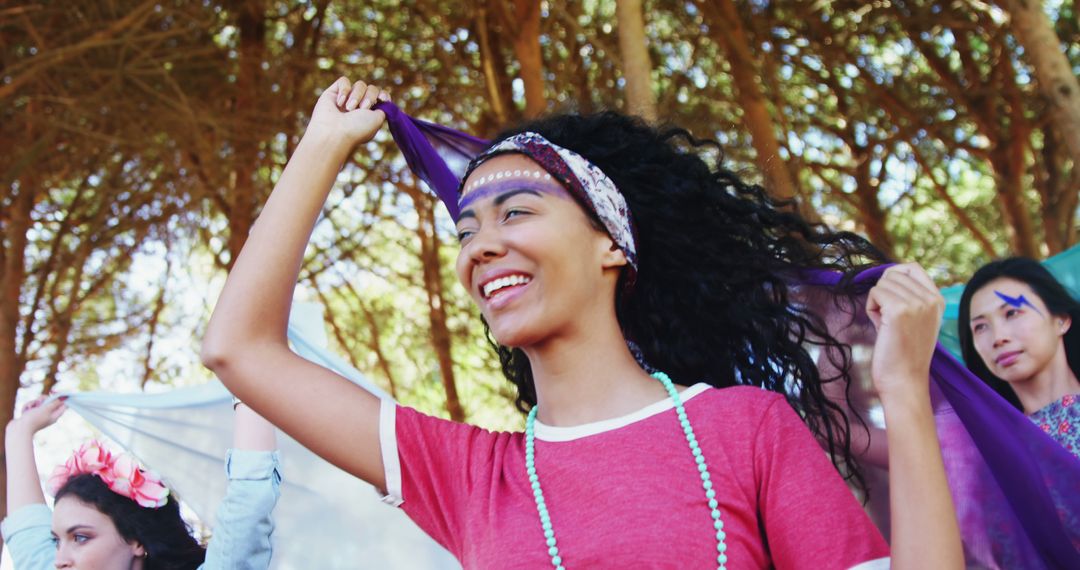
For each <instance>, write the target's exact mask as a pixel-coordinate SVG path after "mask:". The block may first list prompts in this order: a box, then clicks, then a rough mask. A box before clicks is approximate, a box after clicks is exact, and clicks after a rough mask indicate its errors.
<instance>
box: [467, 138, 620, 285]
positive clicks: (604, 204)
mask: <svg viewBox="0 0 1080 570" xmlns="http://www.w3.org/2000/svg"><path fill="white" fill-rule="evenodd" d="M507 153H519V154H524V155H525V156H527V157H529V158H531V159H532V160H533V161H535V162H536V163H537V164H539V165H540V167H541V168H543V169H544V170H545V171H547V172H548V174H550V175H551V177H554V178H555V179H556V180H557V181H559V182H560V183H562V185H563V186H565V187H566V188H567V189H569V190H570V193H571V194H573V195H574V196H575V197H576V198H577V199H578V200H579V201H580V202H581V203H582V204H583V205H584V206H585V207H586V208H588V209H589V211H591V212H593V213H594V214H596V217H597V218H599V219H600V223H602V224H604V229H606V230H607V233H608V235H609V236H611V239H612V240H614V241H615V244H616V245H617V246H619V249H621V250H622V252H623V254H625V255H626V260H627V262H628V263H629V264H630V267H631V269H632V271H631V272H630V274H629V275H628V277H629V280H628V282H627V284H630V283H632V282H633V278H634V276H635V275H636V273H637V267H638V263H637V245H636V240H635V237H634V224H633V221H632V220H631V219H630V208H629V207H627V205H626V198H625V197H623V195H622V192H619V189H618V188H616V187H615V183H614V182H613V181H612V180H611V179H610V178H608V176H607V175H606V174H604V172H603V171H602V170H600V168H599V167H597V166H596V165H595V164H593V163H591V162H589V161H588V160H587V159H585V157H583V156H581V155H580V154H578V153H576V152H574V151H572V150H570V149H566V148H563V147H561V146H559V145H557V144H555V143H553V142H551V141H549V140H547V139H545V138H544V137H542V136H540V135H539V134H538V133H534V132H531V131H528V132H524V133H518V134H516V135H514V136H512V137H510V138H508V139H506V140H503V141H500V142H499V143H497V144H495V145H494V146H492V147H491V148H489V149H487V150H486V151H484V152H483V153H482V154H480V155H479V156H477V157H476V158H474V159H473V160H472V162H470V163H469V168H468V169H467V170H466V171H465V176H463V177H462V178H461V179H462V181H463V182H464V181H465V180H466V179H468V177H469V174H470V173H472V171H473V170H474V169H475V168H476V167H477V166H480V164H481V163H483V162H484V161H486V160H487V159H489V158H492V157H494V156H498V155H500V154H507ZM536 174H539V173H534V175H536ZM505 175H506V173H502V172H499V173H494V174H490V175H488V176H485V177H483V178H481V179H479V180H473V181H471V182H470V184H469V186H468V187H461V188H459V189H458V196H459V197H460V196H464V195H465V193H466V192H467V191H471V190H472V189H473V188H476V187H478V186H482V185H484V184H487V183H488V182H490V181H492V180H495V179H496V178H503V177H504V176H505ZM545 177H546V175H545Z"/></svg>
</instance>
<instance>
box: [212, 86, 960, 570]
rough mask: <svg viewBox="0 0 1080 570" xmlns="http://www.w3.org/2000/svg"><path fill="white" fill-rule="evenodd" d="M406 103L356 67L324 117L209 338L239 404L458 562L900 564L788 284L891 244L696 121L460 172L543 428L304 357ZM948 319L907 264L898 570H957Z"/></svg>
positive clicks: (483, 265) (894, 340) (822, 340)
mask: <svg viewBox="0 0 1080 570" xmlns="http://www.w3.org/2000/svg"><path fill="white" fill-rule="evenodd" d="M387 100H388V99H387V96H386V94H385V93H384V92H382V91H381V90H380V89H379V88H377V87H375V86H372V85H368V84H365V83H364V82H356V83H353V82H351V81H349V80H348V79H346V78H340V79H338V80H337V81H336V82H335V83H334V84H333V85H331V86H330V87H329V88H328V89H326V90H325V91H324V92H323V94H322V95H321V96H320V97H319V99H318V101H317V103H316V104H315V109H314V111H313V113H312V116H311V120H310V123H309V124H308V127H307V131H306V133H305V134H304V136H303V138H302V139H301V141H300V143H299V145H298V146H297V148H296V151H295V152H294V154H293V156H292V157H291V158H290V160H289V163H288V165H287V166H286V168H285V170H284V172H283V173H282V175H281V177H280V179H279V180H278V183H277V186H276V187H275V189H274V191H273V193H272V194H271V196H270V199H269V200H268V202H267V203H266V205H265V207H264V209H263V210H262V213H261V215H260V217H259V220H258V222H257V223H256V224H255V226H254V228H253V229H252V231H251V233H250V235H249V237H248V240H247V243H246V245H245V246H244V249H243V251H242V253H241V254H240V256H239V257H238V259H237V262H236V264H235V265H234V267H233V268H232V270H231V272H230V274H229V278H228V281H227V282H226V285H225V288H224V290H223V292H222V294H221V297H220V299H219V300H218V304H217V306H216V307H215V309H214V314H213V317H212V318H211V322H210V324H209V326H208V328H207V332H206V336H205V338H204V341H203V348H202V357H203V362H204V363H205V364H206V365H207V366H208V367H210V368H211V369H212V370H214V372H215V373H216V374H217V375H218V377H219V378H221V380H222V382H224V383H225V385H226V386H228V387H229V388H230V390H232V391H233V392H234V393H236V394H237V395H238V396H240V397H241V398H244V400H245V401H248V402H249V403H250V404H251V405H252V407H254V408H255V409H256V410H258V411H259V412H260V413H261V414H263V415H264V416H265V417H267V418H268V419H269V420H270V421H272V422H273V423H274V424H275V425H277V426H279V427H280V428H281V429H283V430H285V431H286V432H287V433H289V434H290V435H292V436H293V437H295V438H296V439H297V440H299V441H300V442H301V443H302V444H304V445H305V446H307V447H308V448H310V449H312V450H313V451H315V452H316V453H318V454H320V455H322V456H323V457H324V458H326V459H328V460H329V461H331V462H332V463H334V464H335V465H337V466H339V467H341V468H343V469H345V470H346V471H348V472H350V473H352V474H354V475H356V476H357V477H360V478H362V479H364V480H366V481H368V482H370V483H372V484H373V485H375V486H377V487H378V488H380V489H382V490H383V491H384V492H385V494H386V500H387V502H390V503H391V504H394V505H397V506H400V507H401V508H402V509H403V510H404V511H405V512H406V513H407V514H408V515H409V516H410V517H411V518H412V519H413V521H415V522H416V523H417V524H418V525H420V526H421V527H422V528H423V529H424V530H425V531H426V532H427V533H428V534H430V535H431V536H432V537H434V538H435V539H436V540H437V541H438V542H440V543H441V544H442V545H443V546H445V547H446V548H447V549H448V550H450V551H451V552H452V553H453V554H454V555H455V556H456V557H457V558H458V559H459V560H460V561H461V563H462V564H463V565H464V566H465V567H466V568H500V569H504V568H530V569H532V568H542V567H552V568H555V569H557V570H563V569H564V568H706V567H712V568H772V567H775V568H815V569H832V568H837V569H839V568H860V569H870V568H883V567H888V565H889V559H888V557H889V548H888V547H887V546H886V544H885V542H884V540H883V539H882V537H881V535H880V534H879V532H878V531H877V529H876V528H874V527H873V525H872V524H871V523H870V521H869V519H868V518H867V516H866V515H865V513H864V512H863V510H862V509H861V508H860V506H859V504H858V502H857V501H856V500H855V498H854V497H853V496H852V494H851V492H850V491H849V490H848V488H847V487H846V486H845V485H844V482H843V480H842V478H841V476H840V474H839V473H838V469H834V468H833V466H832V465H830V461H829V459H828V456H827V455H826V454H825V453H822V449H821V447H820V446H819V444H818V441H821V442H822V444H824V445H825V446H826V447H827V448H828V450H829V451H831V452H833V455H834V456H836V457H839V458H840V461H841V463H845V462H846V461H845V460H850V459H851V457H852V451H851V445H850V438H849V436H848V425H847V423H846V420H845V419H844V417H845V416H844V415H843V413H842V411H841V408H840V407H839V406H838V405H836V404H835V403H834V402H832V401H831V400H829V399H828V398H827V397H826V396H825V394H824V391H823V389H822V385H823V384H825V383H826V382H827V380H828V379H826V378H822V377H821V376H820V375H819V374H818V370H817V368H816V367H815V365H814V359H813V358H812V357H811V356H810V355H809V353H808V352H807V350H806V347H805V343H806V342H812V341H815V339H816V342H817V343H818V344H819V345H823V346H824V347H825V348H826V349H838V348H842V347H840V345H839V343H838V341H836V340H835V339H833V337H832V336H830V335H829V331H828V329H827V327H826V326H825V324H824V323H823V322H821V320H820V319H815V318H814V317H813V315H810V314H808V313H807V312H806V311H804V310H803V309H802V308H800V306H799V305H798V304H796V303H794V302H793V301H792V300H791V299H792V298H793V296H792V295H791V290H790V288H789V286H788V282H789V279H790V278H791V277H793V276H798V275H801V272H803V271H807V270H811V271H822V270H831V271H834V272H835V271H842V272H846V273H851V272H852V271H854V270H856V269H857V268H858V266H857V260H858V259H863V258H868V259H870V260H875V259H877V258H876V257H875V253H874V250H873V249H872V248H871V247H870V246H869V244H868V243H867V242H866V241H865V240H862V239H861V238H858V237H857V236H853V235H851V234H843V233H833V232H830V231H827V230H824V229H822V228H820V227H814V226H811V225H809V224H807V223H806V222H805V221H803V220H802V219H801V218H800V217H799V216H797V215H796V214H793V213H791V212H790V210H787V209H785V208H783V207H781V206H780V205H778V204H776V203H774V202H773V201H772V200H771V199H770V198H768V197H767V195H766V194H765V193H764V192H763V190H762V189H761V188H759V187H756V186H751V185H748V184H746V183H744V182H742V181H741V180H740V179H739V178H738V176H736V175H735V174H734V173H732V172H731V171H728V170H726V169H724V168H722V167H719V166H716V167H714V166H710V165H709V164H707V163H706V162H705V160H704V159H703V158H702V153H700V151H699V149H698V147H701V146H703V145H705V144H706V143H702V142H700V141H698V140H697V139H694V138H693V137H691V136H690V135H689V134H688V133H687V132H686V131H682V130H678V129H670V130H664V131H661V130H657V129H654V128H652V127H649V126H647V125H644V124H642V123H640V122H638V121H636V120H634V119H631V118H629V117H625V116H621V115H618V114H615V113H603V114H600V115H595V116H585V117H583V116H575V115H563V116H554V117H551V118H548V119H542V120H539V121H535V122H533V123H530V124H527V125H525V126H524V127H521V128H518V129H514V130H511V131H509V132H507V133H504V134H503V135H501V136H499V137H496V140H495V142H494V143H493V144H492V146H491V148H489V149H488V151H487V152H485V153H483V154H482V155H481V156H480V157H479V158H477V159H476V160H474V161H473V163H472V165H471V166H470V169H469V171H468V173H467V174H466V176H465V178H464V179H463V184H462V187H461V190H460V192H459V201H458V202H457V203H456V204H452V206H453V208H452V211H456V212H458V213H457V215H456V222H457V232H458V238H459V241H460V243H461V250H460V253H459V255H458V262H457V273H458V277H459V279H460V281H461V284H462V285H463V286H464V287H465V289H466V291H467V292H468V293H469V294H470V296H471V297H472V298H473V300H474V301H475V302H476V304H477V305H478V307H479V309H480V313H481V314H482V316H483V319H484V322H485V324H486V326H487V327H488V329H489V332H490V335H491V337H492V338H493V339H494V341H495V343H496V344H497V346H496V348H497V350H498V353H499V356H500V359H501V361H502V365H503V371H504V373H505V374H506V376H507V377H508V379H509V380H511V381H512V382H513V383H514V384H515V386H516V388H517V394H518V405H519V408H521V409H522V411H523V412H526V411H527V412H528V417H527V419H526V426H525V430H524V432H516V433H492V432H489V431H487V430H483V429H480V428H478V427H475V426H471V425H468V424H462V423H455V422H449V421H445V420H441V419H437V418H433V417H430V416H427V415H424V414H422V413H420V412H417V411H416V410H413V409H411V408H408V407H405V406H400V405H397V404H396V403H394V402H392V401H379V400H378V399H377V398H376V397H374V396H373V395H371V394H369V393H367V392H365V391H363V390H362V389H359V388H358V387H356V386H355V385H353V384H351V383H349V382H348V381H346V380H344V379H342V378H340V377H338V376H337V375H336V374H334V373H333V372H332V371H330V370H327V369H325V368H322V367H320V366H318V365H316V364H313V363H311V362H308V361H307V360H305V359H303V358H301V357H299V356H297V355H296V354H294V353H293V352H292V351H291V350H290V348H289V346H288V344H287V341H286V327H287V320H288V314H289V307H290V304H291V300H292V294H293V288H294V286H295V284H296V279H297V275H298V272H299V268H300V264H301V261H302V259H303V255H304V249H305V246H306V243H307V240H308V238H309V236H310V233H311V231H312V228H313V226H314V224H315V222H316V219H317V218H318V216H319V214H320V212H321V211H322V208H323V203H324V201H325V200H326V198H327V195H328V194H329V192H330V190H331V187H332V185H333V183H334V180H335V178H336V176H337V173H338V169H339V168H340V167H341V165H342V164H343V163H344V162H345V161H346V160H348V157H349V156H350V154H351V153H352V152H353V150H354V149H355V148H356V147H357V145H363V143H366V142H367V141H369V140H371V138H372V137H373V136H374V135H375V133H376V131H378V129H379V128H380V126H381V125H382V124H383V122H384V120H385V116H384V113H383V112H382V111H379V110H373V108H372V107H373V106H374V105H375V104H376V102H378V101H387ZM361 148H362V146H361ZM862 293H866V291H862ZM851 298H855V296H854V294H853V295H852V297H851ZM943 307H944V302H943V300H942V298H941V296H940V295H939V294H938V292H937V290H936V288H935V287H934V285H933V283H932V281H931V280H930V278H929V277H928V276H927V275H926V273H925V272H924V271H923V270H922V269H921V268H920V267H918V266H915V265H903V266H897V267H893V268H890V269H888V270H887V271H885V273H884V276H883V277H882V278H881V279H880V281H879V282H878V284H877V285H876V286H875V287H874V288H873V289H872V290H870V291H869V293H868V300H867V304H866V309H867V313H868V314H869V315H870V317H871V319H872V320H873V321H874V324H875V325H876V326H877V327H878V336H877V343H876V347H875V354H874V362H873V366H872V368H873V378H874V382H875V385H876V387H877V389H878V392H879V393H880V394H881V398H882V401H883V403H884V407H885V413H886V418H887V421H888V423H889V428H890V429H889V431H888V438H889V440H888V453H889V462H890V465H891V466H892V470H891V472H890V476H891V477H892V481H891V492H892V494H893V503H894V505H895V508H894V509H893V520H892V562H891V563H892V567H893V568H957V567H961V566H962V564H963V558H962V553H961V548H960V540H959V534H958V531H957V529H956V521H955V517H954V515H953V511H952V506H951V498H950V496H949V492H948V488H947V486H946V482H945V475H944V469H943V465H942V460H941V455H940V450H939V448H938V444H937V439H936V435H935V427H934V423H933V417H932V412H931V409H930V399H929V393H928V392H929V388H928V382H929V381H928V375H929V368H930V358H931V354H932V351H933V348H934V338H935V337H936V332H937V326H938V323H939V322H940V318H941V314H942V310H943ZM635 352H636V353H637V354H635ZM840 352H843V351H840ZM843 380H846V378H845V379H838V380H837V381H843ZM718 388H721V389H718ZM761 388H766V389H765V390H763V389H761ZM808 426H809V427H810V428H811V429H807V428H808ZM814 434H817V435H818V436H819V439H818V441H816V440H815V438H814Z"/></svg>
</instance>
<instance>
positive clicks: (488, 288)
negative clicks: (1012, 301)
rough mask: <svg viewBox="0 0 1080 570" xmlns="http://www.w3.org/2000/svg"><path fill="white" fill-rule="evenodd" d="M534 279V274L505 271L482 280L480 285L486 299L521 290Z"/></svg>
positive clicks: (482, 295) (481, 292)
mask: <svg viewBox="0 0 1080 570" xmlns="http://www.w3.org/2000/svg"><path fill="white" fill-rule="evenodd" d="M531 281H532V276H531V275H527V274H525V273H516V272H515V273H503V274H501V275H495V276H492V277H490V278H488V279H487V280H486V281H482V282H481V283H480V285H479V290H480V296H481V297H482V298H483V299H485V300H489V301H490V300H493V299H495V298H497V297H502V296H504V295H508V294H509V293H512V292H514V291H516V290H520V289H522V288H524V287H525V286H526V285H528V284H529V283H530V282H531Z"/></svg>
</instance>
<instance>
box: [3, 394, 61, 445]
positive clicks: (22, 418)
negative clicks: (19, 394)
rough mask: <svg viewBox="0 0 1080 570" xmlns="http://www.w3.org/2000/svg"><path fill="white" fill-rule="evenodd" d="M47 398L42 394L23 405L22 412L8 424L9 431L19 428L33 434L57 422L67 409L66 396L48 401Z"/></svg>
mask: <svg viewBox="0 0 1080 570" xmlns="http://www.w3.org/2000/svg"><path fill="white" fill-rule="evenodd" d="M46 399H47V397H46V396H41V397H40V398H37V399H35V400H34V401H32V402H30V403H28V404H26V405H25V406H23V409H22V414H20V415H19V417H18V418H16V419H13V420H11V423H9V424H8V427H7V429H8V431H13V430H19V431H22V432H24V433H26V434H27V435H31V436H32V435H33V434H35V433H37V432H39V431H41V430H43V429H45V428H47V427H49V426H51V425H53V424H54V423H56V420H58V419H60V416H62V415H63V414H64V412H65V411H66V410H67V406H65V405H64V398H63V397H60V398H56V399H53V400H51V401H46Z"/></svg>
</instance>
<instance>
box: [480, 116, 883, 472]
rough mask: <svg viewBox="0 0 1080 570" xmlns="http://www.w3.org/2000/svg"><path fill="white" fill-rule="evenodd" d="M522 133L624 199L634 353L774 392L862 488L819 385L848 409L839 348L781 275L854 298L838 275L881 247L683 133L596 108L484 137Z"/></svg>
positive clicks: (679, 373)
mask: <svg viewBox="0 0 1080 570" xmlns="http://www.w3.org/2000/svg"><path fill="white" fill-rule="evenodd" d="M524 131H533V132H537V133H539V134H541V135H542V136H544V137H545V138H547V139H548V140H550V141H551V142H553V143H555V144H558V145H560V146H563V147H566V148H569V149H571V150H573V151H575V152H577V153H579V154H581V155H582V156H584V157H585V158H587V159H588V160H589V161H591V162H592V163H593V164H595V165H596V166H598V167H599V168H600V169H601V170H603V171H604V173H606V174H607V175H608V176H609V177H610V178H611V179H612V180H613V181H614V182H615V184H616V186H618V188H619V189H620V190H621V191H622V193H623V194H624V195H625V197H626V201H627V203H628V205H629V208H630V210H631V215H632V217H633V222H634V224H635V229H636V234H637V254H638V258H639V265H640V266H639V269H638V272H637V276H636V279H635V282H634V283H633V287H632V288H628V287H624V286H620V287H619V288H618V291H617V293H616V305H617V306H616V314H617V317H618V320H619V324H620V326H621V328H622V330H623V334H624V336H625V337H626V338H627V340H629V341H631V342H632V343H633V344H634V345H636V347H637V348H638V349H639V351H640V354H639V355H638V356H639V358H641V359H643V360H644V362H646V363H648V365H650V366H651V367H654V368H656V369H659V370H663V371H664V372H666V373H667V374H669V375H670V376H671V378H672V379H673V380H674V381H676V382H679V383H682V384H686V385H689V384H693V383H696V382H706V383H708V384H711V385H712V386H716V387H718V388H722V387H726V386H735V385H752V386H760V387H762V388H765V389H768V390H771V391H774V392H778V393H780V394H783V395H784V396H785V397H786V398H787V400H788V402H789V403H790V404H791V405H792V406H793V407H794V408H795V410H796V411H797V412H798V413H799V414H800V415H801V416H802V418H803V420H804V422H805V423H806V424H807V426H808V427H809V428H810V430H811V431H812V432H813V433H814V434H815V436H817V438H818V439H819V441H821V442H822V445H823V446H825V447H826V448H827V450H828V451H829V452H830V455H831V456H832V458H833V462H834V465H835V466H836V467H837V469H838V470H839V471H840V473H841V474H842V475H843V476H844V477H845V478H846V479H854V481H855V483H856V484H857V485H859V486H862V483H863V480H862V477H861V475H860V472H859V470H858V467H857V465H856V463H855V459H854V455H853V453H852V450H851V436H850V428H851V425H850V422H849V415H848V414H847V413H845V411H844V410H843V408H842V407H841V406H840V405H839V404H837V403H836V402H834V401H833V400H831V399H830V398H829V397H827V396H826V394H825V391H824V384H826V383H828V382H843V383H844V391H843V393H844V394H845V397H846V399H847V404H848V407H849V408H850V404H851V398H850V393H849V390H848V388H849V385H850V383H849V382H848V381H849V376H850V375H849V368H850V362H851V359H850V347H848V346H846V345H844V344H843V343H841V342H840V341H838V340H837V339H835V338H833V337H832V336H830V334H829V331H828V328H827V327H826V324H825V322H824V320H823V319H822V318H821V317H820V316H818V315H816V314H814V313H812V312H811V311H810V310H808V309H807V308H806V307H804V306H800V304H799V303H798V302H796V301H795V299H793V298H792V294H791V293H792V290H793V284H792V283H793V282H792V279H793V277H795V276H797V275H800V274H801V272H803V271H806V270H833V271H838V272H840V273H842V274H843V275H844V276H845V278H844V279H842V280H841V283H840V285H837V286H836V291H837V292H838V293H840V294H841V295H840V296H841V297H844V298H850V299H854V298H855V295H856V294H858V293H860V292H858V291H855V290H854V287H853V285H851V283H852V280H851V277H853V276H854V274H855V273H857V272H858V271H860V270H862V269H864V268H866V267H867V266H870V265H874V264H879V263H883V262H886V261H887V260H886V259H885V256H884V255H883V254H882V253H881V252H880V251H878V250H877V249H876V248H875V247H874V246H872V245H871V244H870V242H869V241H867V240H866V239H864V238H862V237H860V236H858V235H856V234H853V233H850V232H837V231H832V230H830V229H829V228H827V227H825V226H823V225H820V224H811V223H809V222H808V221H806V220H805V219H804V218H803V217H801V216H800V215H799V214H798V213H797V211H796V208H795V204H794V203H792V202H788V201H781V200H777V199H774V198H772V197H770V196H769V194H768V193H767V192H766V191H765V190H764V189H763V188H762V187H761V186H758V185H754V184H749V183H747V182H745V181H744V180H742V179H741V178H740V177H739V175H738V174H736V173H735V172H733V171H731V170H729V169H727V168H725V167H724V166H723V164H722V163H723V153H722V149H721V148H720V144H719V143H718V142H716V141H713V140H701V139H697V138H695V137H693V136H692V135H691V134H690V133H689V132H688V131H686V130H684V129H681V128H654V127H652V126H650V125H648V124H646V123H644V122H642V121H641V120H640V119H636V118H633V117H628V116H625V115H622V114H619V113H615V112H610V111H608V112H603V113H599V114H595V115H587V116H582V115H555V116H551V117H547V118H542V119H539V120H536V121H533V122H530V123H527V124H524V125H520V126H518V127H516V128H514V129H511V130H509V131H506V132H504V133H502V134H500V135H499V136H498V137H496V139H495V141H496V142H497V141H500V140H503V139H505V138H507V137H510V136H512V135H514V134H517V133H520V132H524ZM710 152H715V153H716V155H717V158H716V159H715V161H714V162H715V164H713V165H710V161H709V160H707V158H708V154H709V153H710ZM586 211H588V208H586ZM598 227H600V226H598ZM862 292H865V291H862ZM488 340H489V341H490V342H491V344H492V345H493V346H494V347H495V349H496V351H497V352H498V355H499V360H500V362H501V365H502V371H503V373H504V375H505V376H506V377H507V378H508V379H509V380H510V381H511V382H513V383H514V385H515V386H516V387H517V391H518V394H517V407H518V408H519V409H520V410H522V411H523V412H525V411H527V410H528V409H530V408H531V407H532V406H534V405H535V404H536V391H535V387H534V384H533V378H532V373H531V370H530V366H529V361H528V357H527V356H526V355H525V353H524V352H523V351H522V350H520V349H516V348H510V347H505V346H501V345H499V344H498V343H497V342H496V341H495V340H494V339H492V337H491V335H490V332H489V334H488ZM809 345H817V346H818V347H819V348H820V349H821V350H824V351H825V354H827V355H828V358H830V360H832V361H833V364H834V366H835V369H836V370H838V371H839V373H838V374H837V375H836V376H834V377H823V375H822V374H821V373H820V372H819V369H818V367H817V365H816V363H815V360H814V358H813V357H812V356H811V354H810V352H809V351H808V349H807V348H808V346H809ZM851 417H855V418H856V421H858V422H859V423H860V424H862V420H861V419H858V417H857V416H851ZM863 429H865V426H863Z"/></svg>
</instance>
